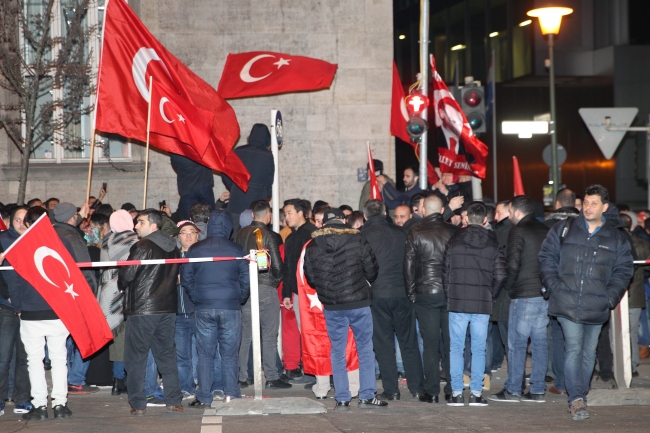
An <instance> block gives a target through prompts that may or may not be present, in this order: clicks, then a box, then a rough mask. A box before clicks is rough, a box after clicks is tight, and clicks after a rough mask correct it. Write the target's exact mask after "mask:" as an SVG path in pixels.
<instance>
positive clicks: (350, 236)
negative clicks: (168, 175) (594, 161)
mask: <svg viewBox="0 0 650 433" xmlns="http://www.w3.org/2000/svg"><path fill="white" fill-rule="evenodd" d="M256 127H257V125H256ZM256 127H254V129H253V131H252V132H251V137H249V142H250V144H249V146H248V147H246V146H244V147H245V148H244V150H243V151H242V160H244V163H246V162H247V159H246V152H248V153H251V154H252V155H253V156H252V158H253V159H255V158H256V157H255V154H256V153H258V152H267V150H266V149H265V148H268V130H266V133H265V132H264V131H263V130H262V128H258V129H256ZM265 128H266V127H265ZM257 142H259V143H258V145H257V147H256V144H255V143H257ZM255 160H256V161H257V159H255ZM172 162H173V164H174V165H175V166H176V167H177V168H178V167H183V164H187V161H185V160H176V161H174V160H173V161H172ZM271 162H272V160H271ZM247 166H248V164H247ZM265 167H267V168H268V164H267V165H266V166H265ZM185 168H187V167H185ZM375 168H376V170H377V175H378V185H379V188H380V190H381V194H382V197H381V198H380V199H370V197H369V188H368V185H367V184H366V185H365V186H364V189H363V191H362V194H361V197H360V202H359V207H358V209H357V210H355V209H354V208H353V207H352V206H349V205H340V206H338V207H336V206H332V205H330V204H329V203H326V202H324V201H321V200H319V201H316V202H315V203H314V204H313V205H312V203H311V202H310V201H308V200H306V199H299V198H296V199H290V200H287V201H285V202H284V206H283V208H282V209H281V210H280V216H281V226H282V229H281V230H280V231H279V233H276V232H274V231H273V230H272V228H271V225H270V223H271V215H272V210H271V207H270V205H269V201H268V200H269V194H270V189H269V188H268V178H270V179H271V181H272V178H273V170H272V169H271V170H270V171H269V170H265V169H262V168H260V170H258V172H262V175H263V176H264V178H265V179H267V180H264V181H260V182H258V183H256V182H255V179H254V178H252V179H251V182H252V184H254V185H257V187H255V188H253V189H252V190H250V191H249V192H247V193H244V192H242V191H241V190H238V188H237V187H236V185H234V184H232V183H227V182H226V184H227V185H228V186H229V188H230V190H229V192H227V193H224V194H223V195H222V196H221V197H220V198H219V200H216V201H215V200H214V196H213V194H212V189H211V188H210V189H207V188H206V186H205V185H202V184H200V183H197V182H198V181H197V179H198V177H200V175H201V173H198V174H197V172H196V170H194V171H192V176H193V179H190V180H188V178H187V176H185V177H184V178H183V176H181V172H179V191H181V203H180V204H179V209H178V210H177V211H176V212H172V210H171V208H170V207H169V206H168V205H167V204H165V203H161V206H160V208H159V209H144V210H140V211H138V210H136V209H135V206H133V205H132V204H130V203H125V204H123V205H122V206H121V208H120V209H117V210H116V209H114V208H113V207H112V206H111V205H110V204H108V203H104V202H103V201H104V199H105V195H106V191H105V190H104V189H102V191H101V193H100V195H99V197H97V198H95V197H91V199H90V200H88V202H87V203H84V204H83V205H82V206H81V207H77V206H76V205H74V204H72V203H68V202H61V201H59V200H58V199H56V198H51V199H49V200H47V201H45V202H42V201H41V200H39V199H32V200H30V201H29V202H28V203H27V205H26V206H20V205H9V206H4V207H3V208H2V209H1V210H0V214H1V215H2V218H3V220H4V222H5V225H6V226H7V227H8V229H7V230H6V231H4V232H2V233H0V246H1V247H2V250H3V251H4V250H5V249H6V248H8V247H9V246H10V245H11V244H12V243H13V242H15V241H16V239H18V237H19V236H20V235H21V234H22V233H24V232H25V231H26V230H27V229H28V228H29V227H30V226H31V225H32V224H34V222H35V221H36V220H38V218H40V217H41V216H42V215H43V214H45V213H47V214H48V217H49V218H50V220H51V222H52V224H53V225H54V228H55V231H56V233H57V235H58V236H59V237H60V239H61V241H62V242H63V244H64V246H65V247H66V248H67V249H68V251H69V252H70V254H71V255H72V257H73V258H74V259H75V260H76V261H78V262H89V261H119V260H127V259H128V260H131V259H133V260H144V259H173V258H179V257H185V258H199V257H223V258H228V259H229V260H223V261H215V262H202V263H188V264H183V265H178V264H167V265H163V264H160V265H147V266H123V267H116V268H105V269H103V270H102V271H101V272H100V271H99V269H85V270H83V273H84V276H85V278H86V281H87V282H88V285H89V286H90V288H91V289H92V290H93V292H94V293H95V295H96V296H97V299H98V301H99V304H100V306H101V308H102V311H103V312H104V315H105V317H106V320H107V322H108V325H109V327H110V328H111V330H112V332H113V336H114V340H113V341H112V342H111V343H110V344H109V345H108V347H107V348H106V349H105V350H104V352H106V353H107V355H106V356H107V357H108V358H109V359H110V361H111V363H110V369H111V370H110V372H109V373H108V374H109V375H111V376H112V391H111V392H112V394H113V395H120V394H122V393H126V394H127V395H128V401H129V404H130V406H131V414H132V415H135V416H137V415H144V414H145V412H146V410H147V407H151V406H164V407H166V410H167V411H168V412H182V411H183V410H184V408H183V405H182V401H183V400H188V404H187V405H188V406H189V407H191V408H205V407H209V406H210V405H211V404H212V402H213V400H230V399H236V398H241V397H242V389H244V388H246V387H248V386H250V385H252V384H253V380H252V376H253V375H252V367H251V366H252V359H251V358H252V352H251V339H252V325H251V305H250V303H251V301H250V297H249V290H250V287H249V285H250V283H249V281H250V275H249V265H248V262H247V261H246V260H238V259H235V258H241V257H244V256H246V254H248V252H249V251H250V250H265V251H266V252H267V254H268V270H266V271H263V272H260V273H259V275H258V282H259V309H260V325H261V327H260V330H261V342H262V364H263V372H264V377H265V382H264V384H265V386H266V388H274V389H288V388H291V387H292V386H297V385H304V386H305V388H308V389H311V390H312V391H313V393H314V396H315V397H316V398H317V399H325V398H327V396H328V393H329V391H330V389H331V387H332V385H333V386H334V388H335V395H334V398H335V401H336V403H335V406H334V408H335V409H336V410H347V409H349V407H350V403H351V400H352V399H355V398H356V399H357V404H358V406H359V407H360V408H380V407H385V406H387V405H388V401H393V400H400V399H402V396H401V392H400V388H399V380H400V379H401V378H404V379H406V385H407V388H408V390H409V392H410V393H411V394H412V397H413V398H414V399H415V401H420V402H423V403H438V402H440V401H441V400H442V399H444V402H445V403H446V404H448V405H450V406H464V405H465V404H466V400H467V404H468V405H469V406H487V405H488V402H495V403H531V402H532V403H542V402H544V401H545V394H546V392H547V391H548V392H551V393H554V394H565V395H566V397H567V401H568V405H569V411H570V413H571V416H572V418H573V419H574V420H582V419H586V418H588V417H589V411H588V409H587V393H588V391H589V389H590V388H591V387H594V386H599V387H605V388H611V387H615V386H616V384H615V380H614V379H613V371H612V357H613V354H612V350H611V345H610V326H609V318H610V310H612V309H613V308H615V307H616V306H617V305H618V303H619V302H620V300H621V298H622V297H623V295H624V293H625V292H626V291H629V293H628V302H629V309H630V330H631V333H630V334H631V347H632V349H633V356H632V370H633V372H635V374H638V373H636V366H637V365H638V363H639V358H640V357H646V356H648V355H649V354H650V353H649V352H650V349H648V346H650V332H649V329H650V327H649V324H648V316H646V315H645V314H644V313H645V311H644V310H645V307H646V299H647V296H646V293H648V292H650V291H649V290H648V289H649V288H650V286H648V282H647V281H648V280H647V278H646V276H645V275H644V272H645V271H644V269H643V267H638V268H636V269H635V268H634V266H633V259H648V258H650V234H649V233H650V218H647V217H648V216H650V211H645V210H644V211H641V212H639V213H638V214H637V213H633V212H631V211H630V210H629V209H626V208H624V205H619V206H618V207H617V206H615V205H614V204H613V203H611V202H610V200H609V195H608V191H607V190H606V189H605V188H604V187H602V186H600V185H592V186H590V187H589V188H587V189H586V191H585V192H584V195H583V197H582V199H581V200H580V199H579V198H578V197H577V196H576V194H575V193H574V192H573V191H571V190H569V189H562V190H560V191H559V192H558V194H557V197H556V201H555V205H554V211H553V212H550V213H547V214H546V215H544V212H543V207H542V205H541V203H537V202H535V201H534V200H532V199H531V198H529V197H527V196H517V197H513V198H512V199H511V200H505V201H500V202H498V203H496V204H492V203H489V201H488V200H485V201H478V200H472V196H471V187H470V184H471V182H468V179H467V178H465V177H463V176H460V177H459V176H456V175H451V174H443V175H442V176H441V180H440V182H438V183H437V184H435V185H431V186H430V187H429V188H428V189H427V190H423V189H421V188H420V187H419V186H418V170H417V167H409V168H407V169H406V170H405V172H404V189H403V190H398V189H397V188H396V186H395V183H394V182H393V180H392V179H390V178H389V177H388V176H386V175H385V174H383V167H382V163H381V161H379V160H376V161H375ZM182 170H183V169H182V168H181V171H182ZM249 171H251V173H252V175H253V177H255V176H256V174H255V173H256V171H255V170H251V167H249ZM183 173H186V172H183ZM186 174H187V173H186ZM205 182H211V180H210V179H208V178H207V177H206V180H205ZM206 185H207V184H206ZM233 201H235V203H233ZM7 264H8V263H7V262H6V261H5V265H7ZM306 287H309V288H310V290H315V291H316V293H317V299H312V298H309V299H310V306H309V307H308V309H319V310H320V311H322V314H323V315H324V318H325V323H326V327H327V336H328V337H329V343H330V362H331V371H332V377H333V380H330V377H329V376H320V375H317V374H314V372H311V371H307V369H305V368H303V362H302V361H303V359H302V358H303V350H304V347H303V346H302V344H301V317H300V316H301V308H300V304H301V301H300V294H301V291H304V290H306ZM303 302H304V300H303ZM304 308H305V306H304V305H303V309H304ZM303 311H304V310H303ZM279 329H281V330H282V339H281V347H278V332H279ZM639 331H640V332H639ZM350 338H354V342H355V343H356V349H355V350H356V357H357V359H358V368H351V366H350V365H351V363H350V362H349V360H348V355H349V350H350V349H349V347H348V342H349V341H348V340H349V339H350ZM280 349H281V350H280ZM280 353H282V356H280ZM529 355H530V362H531V365H532V370H531V373H530V375H527V374H526V368H527V367H526V366H527V358H529ZM504 359H505V360H507V376H508V378H507V381H506V382H505V386H504V389H503V390H501V391H499V392H496V393H493V394H491V395H489V396H488V395H485V391H486V390H489V389H490V377H491V375H492V373H493V372H494V371H497V370H498V369H499V368H501V365H502V363H503V361H504ZM91 362H94V361H91V360H88V359H83V358H82V357H81V355H80V354H79V350H78V349H77V348H76V345H75V343H74V340H73V339H72V338H71V337H70V336H69V333H68V331H67V329H66V328H65V326H64V325H63V323H62V322H61V321H60V320H59V319H58V317H57V315H56V313H55V312H54V311H53V310H52V308H50V306H49V305H48V304H47V302H45V300H44V299H43V297H42V296H41V295H40V294H39V292H38V290H36V289H35V288H34V287H32V286H31V285H30V284H29V283H28V282H27V281H25V280H24V279H23V278H21V277H20V275H18V274H17V273H16V272H14V271H3V272H2V278H0V415H2V414H3V413H4V410H5V405H6V404H7V403H8V402H9V401H12V402H13V408H14V409H13V411H14V413H18V414H22V416H23V418H25V419H27V420H43V419H46V418H48V416H49V415H48V388H47V382H46V379H45V378H46V376H45V371H46V370H51V377H52V391H51V394H50V398H51V402H52V403H51V405H52V411H53V416H54V417H55V418H65V417H69V416H71V415H72V412H71V410H70V409H69V408H68V405H67V396H68V394H88V393H93V392H97V391H98V388H97V387H96V386H92V385H91V384H88V383H87V374H88V369H89V367H90V363H91ZM596 362H597V364H598V370H597V371H596V372H595V371H594V370H595V366H596ZM107 365H109V364H107ZM595 373H597V374H598V376H597V377H596V378H595V379H593V380H592V376H593V375H594V374H595ZM378 379H379V380H381V384H382V387H383V390H382V392H378V391H377V380H378ZM161 383H162V386H161ZM441 387H442V388H443V389H442V391H443V392H442V394H441ZM466 388H468V389H469V392H468V393H467V394H465V393H464V390H465V389H466Z"/></svg>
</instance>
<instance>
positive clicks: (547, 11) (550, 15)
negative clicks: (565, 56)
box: [526, 7, 573, 197]
mask: <svg viewBox="0 0 650 433" xmlns="http://www.w3.org/2000/svg"><path fill="white" fill-rule="evenodd" d="M572 12H573V9H571V8H566V7H543V8H538V9H533V10H530V11H528V12H527V13H526V15H528V16H529V17H537V18H539V26H540V28H541V29H542V35H548V58H549V63H550V65H549V74H548V75H549V81H550V85H549V87H550V91H551V122H550V124H551V126H552V130H551V178H552V180H553V197H555V196H557V190H558V187H559V180H560V179H559V177H560V176H559V170H558V164H557V125H556V123H555V61H554V59H553V44H554V37H555V35H557V34H558V33H560V25H561V24H562V17H563V16H565V15H569V14H570V13H572Z"/></svg>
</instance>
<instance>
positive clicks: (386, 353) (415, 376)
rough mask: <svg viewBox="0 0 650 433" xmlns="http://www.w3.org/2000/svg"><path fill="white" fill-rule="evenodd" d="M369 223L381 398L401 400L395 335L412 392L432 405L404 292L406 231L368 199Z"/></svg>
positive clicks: (365, 209) (365, 210)
mask: <svg viewBox="0 0 650 433" xmlns="http://www.w3.org/2000/svg"><path fill="white" fill-rule="evenodd" d="M363 213H364V214H365V216H366V219H367V221H366V223H365V224H364V225H363V229H362V230H361V237H362V238H363V239H364V240H365V241H366V242H367V243H368V244H369V245H370V248H371V250H372V252H373V254H374V255H375V258H376V259H377V265H378V267H379V273H378V274H377V279H376V280H375V281H374V282H373V283H372V284H371V287H372V297H373V301H372V306H371V308H370V311H371V312H372V326H373V335H372V342H373V347H374V348H375V356H376V357H377V362H378V363H379V372H380V373H381V380H382V384H383V387H384V392H383V393H382V394H380V395H379V396H378V397H379V398H382V399H386V400H399V399H400V392H399V387H398V383H397V363H396V358H395V335H397V340H398V342H399V346H400V347H399V349H400V351H401V354H402V360H403V362H404V373H405V376H406V381H407V385H408V388H409V391H411V393H412V394H413V396H414V397H415V398H418V399H419V400H420V401H421V402H428V403H432V402H433V401H434V397H433V396H432V395H430V394H428V393H427V392H426V391H425V390H424V377H423V373H422V359H421V358H420V350H419V348H418V341H417V333H416V330H415V314H414V312H413V306H412V305H411V303H410V302H409V299H408V298H407V297H406V292H405V290H404V266H403V263H404V252H403V251H404V243H405V242H406V232H405V231H404V229H402V228H401V227H398V226H396V225H394V224H389V223H388V221H386V205H385V204H384V203H383V202H382V201H381V200H368V201H367V202H366V205H365V206H364V207H363Z"/></svg>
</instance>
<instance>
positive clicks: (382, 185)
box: [377, 167, 422, 209]
mask: <svg viewBox="0 0 650 433" xmlns="http://www.w3.org/2000/svg"><path fill="white" fill-rule="evenodd" d="M418 173H419V171H418V168H417V167H406V168H405V169H404V178H403V179H402V180H403V182H404V191H398V190H397V189H396V188H394V187H393V186H392V185H391V184H390V183H389V182H387V181H386V179H384V178H383V177H380V178H378V179H377V182H378V184H379V189H380V190H381V193H382V199H383V201H384V203H385V204H386V208H388V209H395V208H396V207H397V206H399V205H401V204H409V203H410V201H411V197H413V196H414V195H415V194H418V193H421V192H422V188H420V185H418V179H419V178H420V176H419V174H418ZM384 189H385V190H384Z"/></svg>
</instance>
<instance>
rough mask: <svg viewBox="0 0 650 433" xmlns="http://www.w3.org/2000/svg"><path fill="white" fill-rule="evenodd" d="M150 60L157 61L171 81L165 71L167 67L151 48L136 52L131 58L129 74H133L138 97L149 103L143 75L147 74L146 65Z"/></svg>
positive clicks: (170, 77) (145, 80) (143, 48)
mask: <svg viewBox="0 0 650 433" xmlns="http://www.w3.org/2000/svg"><path fill="white" fill-rule="evenodd" d="M152 60H157V61H159V62H160V63H161V64H162V65H163V68H165V71H166V72H167V75H168V76H169V79H170V80H171V79H172V76H171V74H170V73H169V70H168V69H167V65H165V62H163V61H162V59H161V58H160V56H158V53H156V50H154V49H153V48H145V47H142V48H140V49H139V50H138V52H137V53H135V56H133V63H132V65H131V73H132V74H133V82H134V83H135V87H137V88H138V91H139V92H140V95H142V98H143V99H144V100H145V101H147V102H149V89H148V88H147V79H146V77H145V75H146V73H147V65H149V62H150V61H152Z"/></svg>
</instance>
